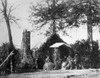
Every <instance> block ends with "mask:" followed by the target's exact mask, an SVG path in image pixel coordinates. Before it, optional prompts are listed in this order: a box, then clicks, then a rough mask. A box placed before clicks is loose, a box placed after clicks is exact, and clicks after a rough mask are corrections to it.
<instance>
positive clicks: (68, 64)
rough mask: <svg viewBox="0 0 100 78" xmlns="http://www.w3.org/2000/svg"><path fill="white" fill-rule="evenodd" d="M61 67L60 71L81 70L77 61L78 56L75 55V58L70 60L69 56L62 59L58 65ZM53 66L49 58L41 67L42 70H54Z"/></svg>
mask: <svg viewBox="0 0 100 78" xmlns="http://www.w3.org/2000/svg"><path fill="white" fill-rule="evenodd" d="M59 64H60V65H61V68H60V69H61V70H67V69H70V70H71V69H79V68H81V64H80V61H79V56H78V55H77V54H75V56H74V57H73V58H72V57H71V56H70V55H69V56H68V57H64V59H63V60H62V61H61V63H59ZM55 67H56V66H55V64H54V63H52V62H51V61H50V58H49V56H48V57H47V58H46V60H45V64H44V66H43V69H44V70H55Z"/></svg>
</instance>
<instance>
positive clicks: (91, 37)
mask: <svg viewBox="0 0 100 78" xmlns="http://www.w3.org/2000/svg"><path fill="white" fill-rule="evenodd" d="M87 36H88V42H89V45H90V52H92V42H93V30H92V25H91V24H90V23H88V24H87Z"/></svg>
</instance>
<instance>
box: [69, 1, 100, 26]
mask: <svg viewBox="0 0 100 78" xmlns="http://www.w3.org/2000/svg"><path fill="white" fill-rule="evenodd" d="M69 2H70V3H71V4H70V6H71V11H70V14H71V23H70V24H73V23H76V24H79V23H89V24H91V25H92V26H97V25H98V24H99V23H100V2H99V0H71V1H69ZM85 16H86V17H87V19H83V20H79V19H82V18H83V17H85Z"/></svg>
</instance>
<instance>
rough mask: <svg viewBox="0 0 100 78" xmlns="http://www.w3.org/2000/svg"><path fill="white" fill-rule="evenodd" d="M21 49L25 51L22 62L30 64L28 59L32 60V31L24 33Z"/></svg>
mask: <svg viewBox="0 0 100 78" xmlns="http://www.w3.org/2000/svg"><path fill="white" fill-rule="evenodd" d="M21 49H22V50H23V53H22V58H23V60H22V61H24V62H28V61H29V60H28V58H30V31H27V30H24V31H23V37H22V43H21Z"/></svg>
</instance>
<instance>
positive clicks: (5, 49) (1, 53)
mask: <svg viewBox="0 0 100 78" xmlns="http://www.w3.org/2000/svg"><path fill="white" fill-rule="evenodd" d="M10 49H11V47H10V44H9V43H3V44H2V45H1V46H0V64H1V63H2V62H3V61H4V60H5V59H6V58H7V56H8V55H9V51H10ZM8 62H9V60H7V62H6V63H4V65H3V66H2V67H1V68H0V71H1V72H4V73H5V72H6V73H7V72H9V66H8Z"/></svg>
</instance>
